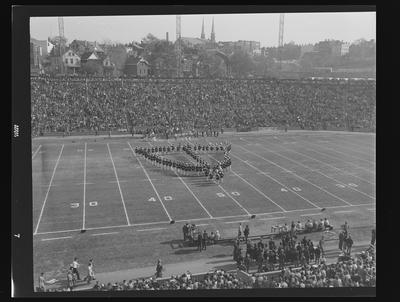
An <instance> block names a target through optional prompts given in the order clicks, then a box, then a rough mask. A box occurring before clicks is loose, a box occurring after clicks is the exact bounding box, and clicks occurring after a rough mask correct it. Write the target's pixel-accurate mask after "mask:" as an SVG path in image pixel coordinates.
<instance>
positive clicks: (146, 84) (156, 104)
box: [31, 77, 376, 135]
mask: <svg viewBox="0 0 400 302" xmlns="http://www.w3.org/2000/svg"><path fill="white" fill-rule="evenodd" d="M375 85H376V84H375V81H369V80H365V81H351V80H348V81H335V80H280V81H277V80H237V79H230V80H228V79H217V80H208V79H207V80H206V79H156V80H155V79H146V80H143V79H108V78H103V79H101V78H93V79H91V78H86V79H82V78H62V79H58V78H49V77H42V78H41V77H35V78H32V79H31V98H32V102H31V103H32V105H31V106H32V108H31V109H32V134H33V135H40V134H44V133H54V132H66V133H68V132H80V131H91V132H92V133H93V132H97V131H111V130H118V129H124V130H127V129H129V131H130V130H132V131H135V132H136V133H146V132H154V133H155V134H163V135H166V134H172V133H176V132H182V131H189V130H190V131H210V130H212V131H214V130H220V129H223V128H234V129H236V130H238V129H239V130H240V131H242V130H243V131H244V130H246V131H247V130H249V129H256V128H257V127H283V126H290V127H294V128H300V129H310V130H311V129H325V130H326V129H328V130H329V129H331V128H332V127H333V128H335V129H350V130H351V129H352V130H354V129H356V130H357V129H361V130H362V129H369V130H371V129H375V105H376V96H375V91H376V86H375Z"/></svg>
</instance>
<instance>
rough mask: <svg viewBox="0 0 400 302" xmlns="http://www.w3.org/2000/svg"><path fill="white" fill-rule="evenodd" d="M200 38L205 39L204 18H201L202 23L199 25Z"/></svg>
mask: <svg viewBox="0 0 400 302" xmlns="http://www.w3.org/2000/svg"><path fill="white" fill-rule="evenodd" d="M200 39H203V40H205V39H206V34H205V33H204V18H203V23H202V25H201V35H200Z"/></svg>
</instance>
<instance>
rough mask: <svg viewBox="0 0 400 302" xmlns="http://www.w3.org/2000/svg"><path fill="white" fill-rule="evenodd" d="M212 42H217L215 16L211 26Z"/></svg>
mask: <svg viewBox="0 0 400 302" xmlns="http://www.w3.org/2000/svg"><path fill="white" fill-rule="evenodd" d="M211 42H213V43H215V32H214V17H213V19H212V27H211Z"/></svg>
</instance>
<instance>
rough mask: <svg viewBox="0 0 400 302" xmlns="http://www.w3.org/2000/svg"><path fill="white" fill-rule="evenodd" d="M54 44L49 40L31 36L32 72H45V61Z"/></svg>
mask: <svg viewBox="0 0 400 302" xmlns="http://www.w3.org/2000/svg"><path fill="white" fill-rule="evenodd" d="M53 47H54V45H53V44H52V43H51V42H50V41H48V40H37V39H35V38H32V37H31V38H30V60H31V63H30V66H31V72H32V73H39V72H43V70H42V67H43V61H44V60H46V58H47V56H48V55H49V54H50V52H51V50H52V49H53Z"/></svg>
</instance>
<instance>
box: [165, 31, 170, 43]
mask: <svg viewBox="0 0 400 302" xmlns="http://www.w3.org/2000/svg"><path fill="white" fill-rule="evenodd" d="M165 40H167V42H169V40H168V32H166V33H165Z"/></svg>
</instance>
